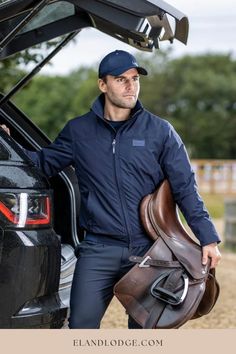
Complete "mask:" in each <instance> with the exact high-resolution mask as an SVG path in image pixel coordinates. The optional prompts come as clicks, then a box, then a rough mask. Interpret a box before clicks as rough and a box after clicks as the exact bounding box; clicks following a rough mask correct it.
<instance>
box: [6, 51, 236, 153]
mask: <svg viewBox="0 0 236 354" xmlns="http://www.w3.org/2000/svg"><path fill="white" fill-rule="evenodd" d="M138 59H139V62H141V63H142V65H144V66H145V67H146V68H147V69H148V71H149V75H148V76H147V77H141V92H140V99H141V101H142V103H143V105H144V106H145V108H146V109H148V110H149V111H151V112H153V113H154V114H156V115H158V116H160V117H162V118H164V119H167V120H168V121H169V122H170V123H171V124H173V126H174V127H175V129H176V130H177V132H178V133H179V134H180V135H181V137H182V139H183V141H184V143H185V144H186V146H187V149H188V152H189V154H190V156H191V158H215V159H216V158H219V159H235V158H236V139H235V132H236V95H235V93H236V60H235V59H234V58H233V56H232V55H230V54H204V55H188V56H183V57H180V58H173V57H172V55H171V53H169V52H161V51H159V52H156V53H154V54H153V55H152V56H151V57H150V56H149V58H148V59H147V58H146V57H145V54H143V53H141V54H140V55H139V58H138ZM11 65H12V64H11ZM11 65H10V64H9V65H8V67H7V70H6V68H4V74H3V67H0V79H1V87H0V90H1V91H7V90H8V89H9V85H10V84H12V82H13V78H14V79H16V77H18V76H20V75H22V71H20V70H19V69H18V67H17V65H12V66H11ZM98 94H99V91H98V88H97V70H96V68H94V67H80V68H79V69H78V70H76V71H74V72H71V73H70V74H68V75H66V76H45V75H38V76H37V77H35V78H34V79H33V80H32V81H31V82H30V83H29V84H28V85H27V86H26V87H25V88H24V89H23V90H21V92H19V93H18V94H17V95H16V96H15V97H14V99H13V101H14V102H15V103H16V105H17V106H19V107H20V109H22V110H23V111H24V112H25V113H26V114H27V115H28V116H29V117H31V119H32V120H33V121H34V122H35V123H36V124H38V125H39V126H40V127H41V128H42V130H43V131H45V132H46V133H47V134H48V136H49V137H50V138H51V139H53V138H54V137H55V136H56V134H57V133H58V132H59V130H60V129H61V128H62V127H63V126H64V124H65V122H66V121H67V120H69V119H71V118H73V117H76V116H78V115H81V114H84V113H85V112H87V111H88V109H89V108H90V106H91V104H92V102H93V100H94V99H95V98H96V96H97V95H98Z"/></svg>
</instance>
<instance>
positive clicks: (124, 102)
mask: <svg viewBox="0 0 236 354" xmlns="http://www.w3.org/2000/svg"><path fill="white" fill-rule="evenodd" d="M108 99H109V101H110V102H111V103H112V104H113V105H114V106H116V107H117V108H123V109H133V108H134V107H135V105H136V103H137V99H138V98H137V97H135V98H134V99H129V100H128V99H125V98H119V97H116V96H113V95H112V96H110V95H108Z"/></svg>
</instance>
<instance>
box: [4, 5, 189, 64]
mask: <svg viewBox="0 0 236 354" xmlns="http://www.w3.org/2000/svg"><path fill="white" fill-rule="evenodd" d="M169 18H172V19H173V24H172V21H171V22H170V21H169ZM88 27H93V28H96V29H98V30H100V31H101V32H104V33H106V34H108V35H110V36H112V37H114V38H116V39H118V40H120V41H123V42H125V43H128V44H129V45H131V46H134V47H136V48H139V49H141V50H146V51H152V50H154V49H155V48H159V41H161V40H169V41H171V42H172V41H173V40H174V39H177V40H179V41H181V42H183V43H184V44H186V43H187V38H188V27H189V26H188V18H187V17H186V16H185V15H184V14H183V13H182V12H180V11H179V10H177V9H175V8H174V7H172V6H171V5H169V4H167V3H166V2H164V1H162V0H152V1H151V0H135V6H134V2H133V1H127V0H89V1H88V0H58V1H55V0H0V59H1V58H6V57H8V56H10V55H12V54H14V53H17V52H19V51H21V50H24V49H26V48H30V47H32V46H34V45H36V44H39V43H42V42H45V41H48V40H50V39H53V38H56V37H58V36H61V35H64V34H68V33H71V32H75V31H79V30H81V29H84V28H88Z"/></svg>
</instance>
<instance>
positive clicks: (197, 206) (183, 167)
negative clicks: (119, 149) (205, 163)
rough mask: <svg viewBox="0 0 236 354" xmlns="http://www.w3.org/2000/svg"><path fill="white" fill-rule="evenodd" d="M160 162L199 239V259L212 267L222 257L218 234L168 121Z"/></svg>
mask: <svg viewBox="0 0 236 354" xmlns="http://www.w3.org/2000/svg"><path fill="white" fill-rule="evenodd" d="M160 162H161V166H162V169H163V171H164V173H165V175H166V177H167V179H168V180H169V182H170V185H171V189H172V192H173V196H174V199H175V201H176V203H177V205H178V206H179V208H180V210H181V212H182V213H183V215H184V217H185V219H186V221H187V223H188V225H189V226H190V228H191V230H192V231H193V233H194V235H195V236H196V237H197V238H198V239H199V241H200V244H201V246H202V263H203V264H206V262H207V260H208V257H209V258H210V259H211V268H214V267H215V266H216V265H217V264H218V262H219V260H220V258H221V255H220V252H219V249H218V246H217V244H218V243H219V242H220V237H219V235H218V234H217V231H216V229H215V227H214V225H213V223H212V221H211V218H210V216H209V213H208V211H207V209H206V207H205V205H204V203H203V200H202V198H201V197H200V195H199V193H198V190H197V184H196V180H195V175H194V172H193V170H192V168H191V165H190V161H189V158H188V154H187V151H186V149H185V146H184V144H183V142H182V140H181V139H180V137H179V135H178V134H177V133H176V132H175V130H174V129H173V127H172V126H171V125H169V132H168V135H167V137H166V140H165V143H164V147H163V153H162V156H161V161H160Z"/></svg>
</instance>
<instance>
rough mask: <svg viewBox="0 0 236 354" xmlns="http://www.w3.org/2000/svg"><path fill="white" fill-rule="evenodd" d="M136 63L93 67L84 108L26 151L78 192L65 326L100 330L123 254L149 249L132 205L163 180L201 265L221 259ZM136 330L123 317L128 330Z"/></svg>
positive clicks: (184, 162)
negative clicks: (68, 178) (73, 177)
mask: <svg viewBox="0 0 236 354" xmlns="http://www.w3.org/2000/svg"><path fill="white" fill-rule="evenodd" d="M139 75H147V71H146V70H145V69H144V68H142V67H140V66H139V65H138V63H137V61H136V59H135V58H134V57H133V56H132V55H131V54H129V53H127V52H125V51H120V50H116V51H114V52H112V53H110V54H108V55H107V56H106V57H105V58H104V59H103V60H102V61H101V63H100V66H99V73H98V76H99V79H98V86H99V89H100V91H101V95H100V96H99V97H98V98H97V100H96V101H95V102H94V104H93V106H92V108H91V111H90V112H88V113H86V114H85V115H83V116H81V117H77V118H75V119H73V120H71V121H69V122H68V123H67V124H66V126H65V127H64V129H63V130H62V131H61V133H60V134H59V136H58V137H57V138H56V140H55V141H54V143H52V144H50V145H49V146H48V147H46V148H43V149H42V150H41V151H40V152H27V151H26V153H27V154H28V155H29V156H30V157H31V158H32V159H33V161H34V162H35V163H36V164H37V165H38V166H39V168H41V169H42V170H43V172H44V173H45V174H46V175H48V176H52V175H54V174H56V173H57V172H58V171H60V170H62V169H63V168H64V167H66V166H68V165H71V164H72V165H73V166H74V167H75V171H76V174H77V177H78V182H79V187H80V192H81V210H80V225H81V227H82V228H83V229H84V230H85V232H86V236H85V239H84V241H83V242H82V243H81V245H80V247H79V256H78V260H77V265H76V269H75V273H74V278H73V284H72V291H71V314H70V319H69V327H70V328H99V327H100V322H101V319H102V317H103V315H104V313H105V311H106V309H107V307H108V305H109V303H110V301H111V299H112V297H113V286H114V285H115V283H116V282H117V281H118V280H119V279H120V278H121V277H122V276H123V275H124V274H125V273H126V272H127V271H128V270H129V269H130V268H131V267H132V266H133V264H132V263H131V262H130V261H129V259H128V258H129V256H130V255H138V256H143V255H144V254H145V253H146V252H147V250H148V249H149V248H150V246H151V240H150V239H149V238H148V236H147V235H146V234H145V232H144V229H143V228H142V226H141V224H140V220H139V210H138V209H139V204H140V201H141V199H142V198H143V197H144V196H145V195H146V194H148V193H151V192H153V191H154V190H155V189H156V188H157V186H158V185H159V184H160V182H161V181H162V180H163V179H164V178H167V179H168V180H169V182H170V185H171V188H172V192H173V195H174V198H175V201H176V203H177V204H178V205H179V207H180V209H181V211H182V212H183V214H184V216H185V218H186V220H187V222H188V224H189V225H190V227H191V229H192V231H193V232H194V234H195V235H196V237H197V238H198V239H199V241H200V243H201V246H202V263H203V264H206V262H207V260H208V257H209V258H210V259H211V267H213V268H214V267H215V266H216V265H217V263H218V261H219V260H220V252H219V250H218V247H217V243H218V242H219V241H220V239H219V236H218V235H217V233H216V230H215V228H214V226H213V224H212V222H211V221H210V218H209V215H208V212H207V210H206V209H205V207H204V204H203V202H202V199H201V198H200V196H199V194H198V193H197V189H196V183H195V179H194V173H193V171H192V169H191V166H190V163H189V159H188V156H187V153H186V150H185V147H184V145H183V142H182V141H181V139H180V137H179V136H178V135H177V133H176V132H175V130H174V129H173V127H172V126H171V125H170V124H169V123H168V122H167V121H165V120H163V119H161V118H159V117H157V116H154V115H153V114H151V113H150V112H148V111H146V110H145V109H144V108H143V106H142V104H141V103H140V101H139V100H138V95H139V90H140V83H139ZM139 327H140V326H139V325H138V324H137V323H135V322H134V320H132V318H129V328H139Z"/></svg>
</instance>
